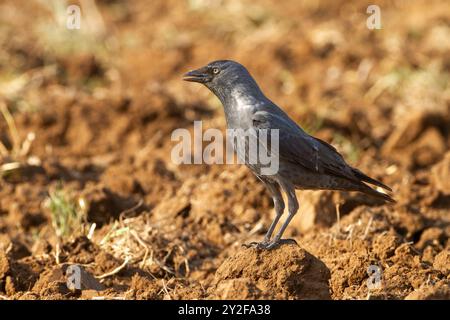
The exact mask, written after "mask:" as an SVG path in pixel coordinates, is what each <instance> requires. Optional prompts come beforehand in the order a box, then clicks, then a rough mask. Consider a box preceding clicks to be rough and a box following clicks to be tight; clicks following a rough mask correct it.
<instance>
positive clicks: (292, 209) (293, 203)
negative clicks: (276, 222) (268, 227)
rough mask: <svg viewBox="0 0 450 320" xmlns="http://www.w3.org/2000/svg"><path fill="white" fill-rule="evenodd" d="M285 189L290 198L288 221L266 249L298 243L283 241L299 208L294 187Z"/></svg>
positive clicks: (290, 240)
mask: <svg viewBox="0 0 450 320" xmlns="http://www.w3.org/2000/svg"><path fill="white" fill-rule="evenodd" d="M283 189H285V191H286V195H287V198H288V207H289V215H288V216H287V218H286V221H284V223H283V225H282V226H281V228H280V230H279V231H278V233H277V234H276V235H275V237H274V239H273V240H272V241H271V242H270V243H269V244H268V245H267V246H266V249H273V248H275V247H277V246H278V245H280V244H282V243H292V242H293V243H296V241H295V240H293V239H283V240H282V239H281V237H282V236H283V233H284V231H285V230H286V228H287V226H288V225H289V223H290V222H291V220H292V218H293V217H294V216H295V214H296V213H297V211H298V208H299V205H298V201H297V196H296V195H295V189H294V188H292V187H287V188H286V187H285V188H283Z"/></svg>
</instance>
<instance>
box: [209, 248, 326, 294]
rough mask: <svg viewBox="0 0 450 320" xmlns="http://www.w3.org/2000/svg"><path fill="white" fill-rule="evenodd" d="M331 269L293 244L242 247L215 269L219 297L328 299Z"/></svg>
mask: <svg viewBox="0 0 450 320" xmlns="http://www.w3.org/2000/svg"><path fill="white" fill-rule="evenodd" d="M329 279H330V271H329V270H328V268H327V267H326V266H325V264H324V263H323V262H322V261H320V260H319V259H317V258H316V257H314V256H313V255H312V254H310V253H309V252H307V251H306V250H304V249H302V248H300V247H298V246H297V245H295V244H292V245H290V244H289V245H283V246H281V247H279V248H277V249H274V250H270V251H265V250H258V249H255V248H241V249H240V250H238V252H237V253H236V254H234V255H232V256H231V257H229V258H227V259H226V260H225V261H224V262H223V264H222V265H221V266H220V267H219V268H218V269H217V272H216V275H215V280H214V285H215V289H213V290H212V291H213V297H216V298H220V299H227V298H228V299H229V298H232V299H264V298H265V299H330V288H329V284H328V281H329Z"/></svg>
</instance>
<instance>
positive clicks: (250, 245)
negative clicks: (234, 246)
mask: <svg viewBox="0 0 450 320" xmlns="http://www.w3.org/2000/svg"><path fill="white" fill-rule="evenodd" d="M269 244H270V239H264V240H263V241H261V242H256V241H253V242H250V243H244V244H242V246H243V247H246V248H255V249H265V248H266V247H267V246H268V245H269Z"/></svg>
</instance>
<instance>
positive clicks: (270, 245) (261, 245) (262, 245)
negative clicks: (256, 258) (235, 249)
mask: <svg viewBox="0 0 450 320" xmlns="http://www.w3.org/2000/svg"><path fill="white" fill-rule="evenodd" d="M283 244H297V241H295V240H294V239H279V240H274V241H270V240H263V241H262V242H255V241H254V242H250V243H248V244H243V245H242V246H244V247H246V248H255V249H262V250H271V249H275V248H278V247H279V246H281V245H283Z"/></svg>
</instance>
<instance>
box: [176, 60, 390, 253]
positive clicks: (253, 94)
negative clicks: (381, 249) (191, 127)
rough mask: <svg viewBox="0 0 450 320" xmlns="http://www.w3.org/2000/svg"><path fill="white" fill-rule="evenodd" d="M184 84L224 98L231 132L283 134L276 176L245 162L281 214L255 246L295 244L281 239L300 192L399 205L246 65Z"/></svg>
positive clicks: (201, 72)
mask: <svg viewBox="0 0 450 320" xmlns="http://www.w3.org/2000/svg"><path fill="white" fill-rule="evenodd" d="M183 80H185V81H191V82H199V83H202V84H204V85H205V86H206V87H207V88H208V89H210V90H211V91H212V92H213V93H214V94H215V95H216V96H217V97H218V98H219V99H220V101H221V102H222V105H223V107H224V109H225V117H226V120H227V126H228V128H229V129H245V130H247V129H254V130H256V131H258V130H261V129H278V130H279V150H278V154H277V156H278V159H279V169H278V172H277V173H276V174H274V175H263V174H261V172H260V170H259V169H260V167H259V166H258V165H255V164H250V163H248V162H246V165H247V166H248V167H249V168H250V169H251V170H252V171H253V173H254V174H255V175H256V176H257V177H258V178H259V179H260V180H261V181H262V182H263V183H264V184H265V185H266V187H267V188H268V190H269V191H270V193H271V194H272V198H273V202H274V207H275V212H276V216H275V219H274V220H273V222H272V224H271V225H270V227H269V230H268V231H267V234H266V235H265V237H264V240H263V241H262V242H260V243H254V244H256V246H257V247H258V248H264V249H272V248H274V247H276V246H278V245H279V244H280V243H283V242H287V241H293V240H290V239H281V236H282V235H283V233H284V231H285V230H286V227H287V226H288V224H289V222H290V221H291V220H292V218H293V217H294V215H295V214H296V213H297V210H298V208H299V205H298V201H297V197H296V194H295V189H313V190H314V189H316V190H317V189H326V190H346V191H359V192H362V193H365V194H367V195H370V196H373V197H376V198H380V199H383V200H385V201H389V202H395V200H393V199H392V198H391V197H390V196H389V195H388V194H385V193H381V192H378V191H376V190H374V189H372V188H371V187H369V186H368V185H367V184H366V183H368V184H372V185H375V186H378V187H381V188H383V189H386V190H388V191H392V190H391V188H389V187H388V186H386V185H384V184H383V183H381V182H380V181H377V180H375V179H373V178H370V177H369V176H367V175H365V174H364V173H362V172H361V171H359V170H358V169H356V168H353V167H351V166H350V165H348V164H347V163H346V162H345V160H344V159H343V157H342V156H341V155H340V154H339V152H338V151H337V150H336V149H335V148H334V147H333V146H331V145H329V144H328V143H326V142H324V141H322V140H320V139H318V138H315V137H313V136H311V135H309V134H307V133H306V132H305V131H304V130H303V129H302V128H300V126H298V125H297V124H296V123H295V122H294V121H293V120H292V119H290V118H289V116H288V115H287V114H286V113H285V112H284V111H283V110H282V109H280V108H279V107H278V106H277V105H276V104H275V103H273V102H272V101H270V100H269V99H268V98H267V97H266V96H265V95H264V93H263V92H262V91H261V89H260V88H259V86H258V84H257V83H256V81H255V80H254V79H253V77H252V76H251V75H250V73H249V72H248V71H247V69H246V68H245V67H244V66H243V65H241V64H239V63H237V62H234V61H231V60H218V61H214V62H211V63H209V64H208V65H206V66H204V67H202V68H200V69H197V70H193V71H190V72H188V73H186V74H185V75H184V79H183ZM281 191H283V192H285V193H286V195H287V199H288V211H289V214H288V217H287V219H286V221H285V222H284V223H283V225H282V226H281V228H280V230H279V231H278V233H277V234H276V235H275V237H274V238H273V239H272V240H271V237H272V233H273V231H274V229H275V226H276V225H277V223H278V221H279V219H280V217H281V215H282V214H283V211H284V208H285V204H284V201H283V197H282V195H281Z"/></svg>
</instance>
